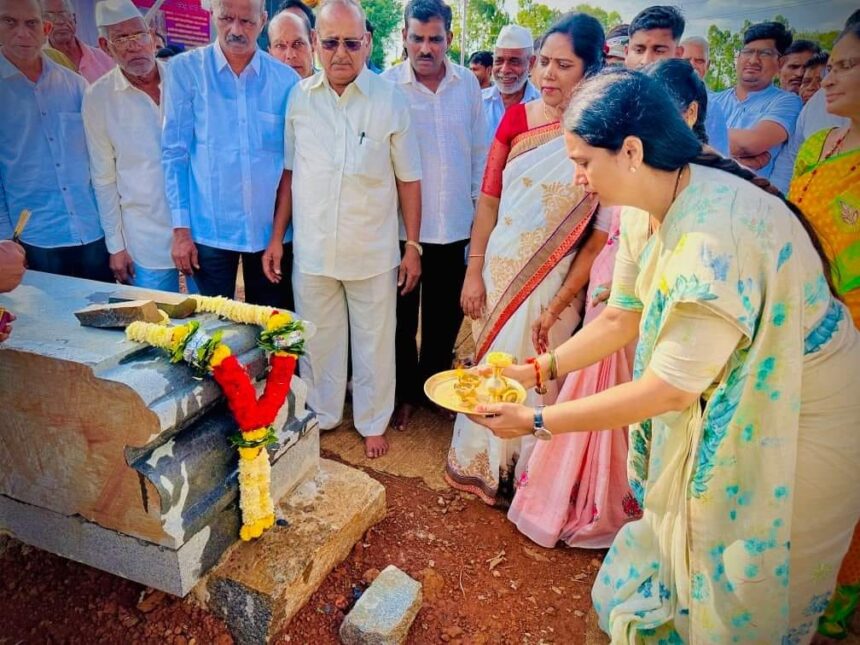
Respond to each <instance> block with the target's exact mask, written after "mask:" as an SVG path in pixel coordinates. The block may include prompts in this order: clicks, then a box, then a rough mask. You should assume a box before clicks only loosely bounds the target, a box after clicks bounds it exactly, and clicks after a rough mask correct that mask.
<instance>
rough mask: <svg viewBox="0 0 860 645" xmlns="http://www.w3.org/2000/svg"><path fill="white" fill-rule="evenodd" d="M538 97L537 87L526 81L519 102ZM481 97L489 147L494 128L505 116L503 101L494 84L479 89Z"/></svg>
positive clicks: (496, 128) (494, 133)
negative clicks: (521, 98)
mask: <svg viewBox="0 0 860 645" xmlns="http://www.w3.org/2000/svg"><path fill="white" fill-rule="evenodd" d="M539 98H540V92H539V91H538V89H537V88H536V87H535V86H534V85H532V82H531V81H526V91H525V93H524V94H523V100H522V101H520V103H528V102H529V101H534V100H535V99H539ZM481 99H482V100H483V102H484V117H485V118H486V119H487V147H488V148H489V147H490V146H491V145H493V138H494V137H495V136H496V130H498V129H499V123H501V121H502V117H503V116H505V102H504V101H503V100H502V93H501V92H499V88H498V87H496V86H495V85H493V86H492V87H488V88H485V89H483V90H481Z"/></svg>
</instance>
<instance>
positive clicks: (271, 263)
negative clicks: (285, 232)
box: [263, 237, 284, 284]
mask: <svg viewBox="0 0 860 645" xmlns="http://www.w3.org/2000/svg"><path fill="white" fill-rule="evenodd" d="M283 257H284V243H283V242H281V241H280V240H279V239H277V238H274V237H273V238H272V241H271V242H269V246H267V247H266V250H265V252H264V253H263V273H264V274H265V276H266V278H268V280H269V282H271V283H273V284H278V283H279V282H280V281H281V260H282V259H283Z"/></svg>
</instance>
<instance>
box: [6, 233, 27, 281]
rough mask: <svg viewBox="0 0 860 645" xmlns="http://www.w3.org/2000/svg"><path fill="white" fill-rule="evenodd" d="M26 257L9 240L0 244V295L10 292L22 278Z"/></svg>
mask: <svg viewBox="0 0 860 645" xmlns="http://www.w3.org/2000/svg"><path fill="white" fill-rule="evenodd" d="M25 260H26V256H25V254H24V249H23V247H22V246H21V245H20V244H16V243H15V242H13V241H11V240H3V241H1V242H0V293H6V292H7V291H12V289H14V288H15V287H17V286H18V285H19V284H21V278H23V277H24V270H25V268H26V265H25Z"/></svg>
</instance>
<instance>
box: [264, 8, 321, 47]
mask: <svg viewBox="0 0 860 645" xmlns="http://www.w3.org/2000/svg"><path fill="white" fill-rule="evenodd" d="M268 29H269V40H272V39H273V38H274V37H275V36H277V34H279V33H280V32H282V31H284V30H285V29H289V30H290V31H296V30H298V31H304V32H305V35H306V36H307V37H308V42H310V39H311V23H310V22H308V19H307V18H305V17H304V16H303V15H302V16H299V15H298V14H297V13H294V12H292V11H287V10H284V11H281V12H280V13H277V14H275V17H274V18H272V19H271V20H270V21H269V28H268Z"/></svg>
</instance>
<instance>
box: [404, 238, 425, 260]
mask: <svg viewBox="0 0 860 645" xmlns="http://www.w3.org/2000/svg"><path fill="white" fill-rule="evenodd" d="M405 244H406V246H411V247H412V248H414V249H415V250H416V251H418V257H421V256H422V255H424V247H423V246H421V245H420V244H419V243H418V242H415V241H414V240H406V242H405Z"/></svg>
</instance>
